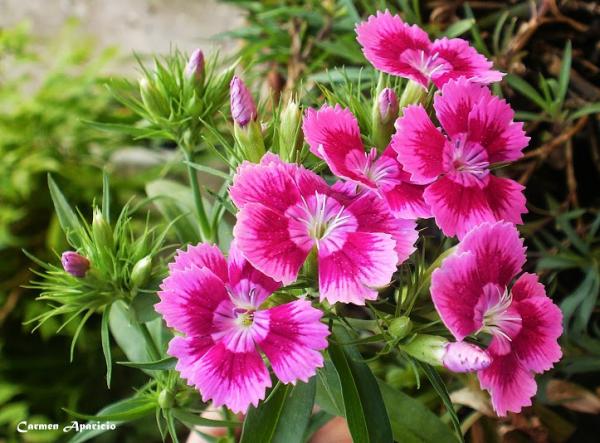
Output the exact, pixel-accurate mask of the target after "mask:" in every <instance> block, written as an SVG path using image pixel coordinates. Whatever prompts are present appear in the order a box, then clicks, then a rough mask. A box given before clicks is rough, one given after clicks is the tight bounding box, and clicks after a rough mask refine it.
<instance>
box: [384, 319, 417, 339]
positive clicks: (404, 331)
mask: <svg viewBox="0 0 600 443" xmlns="http://www.w3.org/2000/svg"><path fill="white" fill-rule="evenodd" d="M411 330H412V322H411V321H410V318H408V317H407V316H405V315H403V316H402V317H398V318H395V319H394V320H392V322H391V323H390V326H389V327H388V331H389V332H390V334H391V335H392V337H394V338H397V339H400V338H404V337H406V336H407V335H408V334H409V333H410V331H411Z"/></svg>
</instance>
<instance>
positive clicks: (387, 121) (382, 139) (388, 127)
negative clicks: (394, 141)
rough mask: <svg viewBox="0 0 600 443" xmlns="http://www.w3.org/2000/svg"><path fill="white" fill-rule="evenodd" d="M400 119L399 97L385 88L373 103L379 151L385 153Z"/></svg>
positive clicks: (374, 130) (376, 143) (374, 134)
mask: <svg viewBox="0 0 600 443" xmlns="http://www.w3.org/2000/svg"><path fill="white" fill-rule="evenodd" d="M396 118H398V97H397V96H396V93H395V92H394V90H393V89H391V88H383V89H382V90H381V92H380V93H379V94H378V95H377V99H376V100H375V101H374V103H373V112H372V120H373V139H374V142H375V145H376V146H377V149H379V151H383V150H384V149H385V148H387V145H388V144H389V143H390V139H391V138H392V134H393V133H394V123H395V122H396Z"/></svg>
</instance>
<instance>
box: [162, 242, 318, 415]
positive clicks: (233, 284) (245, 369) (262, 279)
mask: <svg viewBox="0 0 600 443" xmlns="http://www.w3.org/2000/svg"><path fill="white" fill-rule="evenodd" d="M280 286H281V284H279V283H276V282H275V281H274V280H272V279H271V278H269V277H267V276H266V275H264V274H263V273H261V272H259V271H257V270H256V269H254V268H253V267H252V266H251V265H250V263H248V262H247V261H246V260H245V259H244V258H243V257H242V255H241V254H240V252H239V251H238V249H237V248H236V246H235V244H234V245H232V247H231V250H230V252H229V258H228V260H225V257H223V254H222V253H221V251H219V249H218V248H217V247H216V246H211V245H208V244H199V245H197V246H189V247H188V249H187V251H179V252H178V254H177V256H176V257H175V261H174V262H173V263H171V264H170V265H169V276H168V277H167V278H166V279H165V280H164V281H163V283H162V285H161V289H162V290H161V291H160V292H159V296H160V299H161V301H160V303H158V304H157V305H156V306H155V308H156V311H157V312H159V313H160V314H162V316H163V317H164V319H165V321H166V323H167V325H168V326H169V327H172V328H175V329H176V330H177V331H179V332H181V333H183V334H184V335H183V336H177V337H175V338H173V340H171V343H170V344H169V350H168V353H169V354H170V355H172V356H174V357H176V358H177V359H178V362H177V366H176V368H177V370H178V371H179V372H180V373H181V376H182V377H183V378H185V379H187V381H188V384H190V385H194V386H195V387H196V388H197V389H198V390H199V391H200V393H201V394H202V399H203V401H209V400H212V401H213V403H214V405H215V406H222V405H225V406H227V407H228V408H229V409H231V410H232V411H234V412H246V411H247V409H248V407H249V406H250V404H252V405H254V406H257V405H258V402H259V400H261V399H263V398H264V397H265V391H266V389H267V388H268V387H269V386H271V377H270V376H269V371H268V370H267V367H266V366H265V363H264V362H263V359H262V356H261V352H262V354H264V355H265V356H266V357H267V359H268V360H269V361H270V363H271V368H272V369H273V372H274V373H275V375H276V376H277V378H279V380H281V381H282V382H283V383H292V384H294V383H296V381H297V380H302V381H305V382H306V381H308V379H309V378H310V377H312V376H313V375H314V374H315V372H316V369H317V368H319V367H322V366H323V357H322V355H321V353H320V351H321V350H322V349H325V348H326V347H327V336H328V335H329V331H328V329H327V326H326V325H324V324H323V323H321V322H320V319H321V316H322V312H321V311H320V310H318V309H315V308H313V307H312V306H311V304H310V302H309V301H307V300H296V301H293V302H290V303H286V304H283V305H279V306H275V307H273V308H269V309H262V308H261V304H262V303H263V302H264V301H265V299H266V298H267V297H268V296H269V295H270V294H271V293H272V292H273V291H275V290H277V289H278V288H279V287H280Z"/></svg>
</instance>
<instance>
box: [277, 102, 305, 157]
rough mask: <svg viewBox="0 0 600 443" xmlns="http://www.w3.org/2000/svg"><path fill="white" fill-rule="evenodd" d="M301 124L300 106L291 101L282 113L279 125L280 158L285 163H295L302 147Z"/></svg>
mask: <svg viewBox="0 0 600 443" xmlns="http://www.w3.org/2000/svg"><path fill="white" fill-rule="evenodd" d="M301 123H302V112H301V111H300V106H298V103H296V101H294V100H293V99H290V101H288V103H287V105H286V106H285V108H284V109H283V111H282V112H281V120H280V124H279V157H281V159H282V160H283V161H286V162H293V161H294V160H295V158H294V156H295V153H296V151H297V150H298V149H299V148H300V147H301V146H302V131H301V130H300V125H301Z"/></svg>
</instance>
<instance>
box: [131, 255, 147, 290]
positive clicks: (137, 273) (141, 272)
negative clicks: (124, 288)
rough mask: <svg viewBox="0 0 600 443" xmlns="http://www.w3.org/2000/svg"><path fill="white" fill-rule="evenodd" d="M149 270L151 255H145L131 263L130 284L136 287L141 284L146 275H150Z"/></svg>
mask: <svg viewBox="0 0 600 443" xmlns="http://www.w3.org/2000/svg"><path fill="white" fill-rule="evenodd" d="M151 270H152V257H150V256H149V255H147V256H145V257H144V258H142V259H141V260H139V261H138V262H137V263H136V264H135V265H133V269H132V270H131V284H132V285H133V286H134V287H136V288H139V287H141V286H143V285H144V284H145V283H146V281H147V280H148V277H150V271H151Z"/></svg>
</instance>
